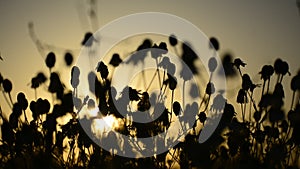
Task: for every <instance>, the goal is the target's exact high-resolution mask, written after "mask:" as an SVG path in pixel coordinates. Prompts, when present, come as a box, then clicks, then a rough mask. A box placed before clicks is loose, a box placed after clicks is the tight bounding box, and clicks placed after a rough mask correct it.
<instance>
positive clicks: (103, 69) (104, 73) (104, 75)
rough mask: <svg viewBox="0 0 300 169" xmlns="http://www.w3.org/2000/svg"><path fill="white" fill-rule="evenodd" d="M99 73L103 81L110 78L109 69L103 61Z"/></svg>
mask: <svg viewBox="0 0 300 169" xmlns="http://www.w3.org/2000/svg"><path fill="white" fill-rule="evenodd" d="M97 72H100V75H101V78H102V79H106V78H107V76H108V73H109V72H108V68H107V66H106V65H105V64H104V63H103V62H102V61H101V62H99V63H98V66H97Z"/></svg>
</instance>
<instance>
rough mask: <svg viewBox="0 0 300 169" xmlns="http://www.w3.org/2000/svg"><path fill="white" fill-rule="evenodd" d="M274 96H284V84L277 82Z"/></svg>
mask: <svg viewBox="0 0 300 169" xmlns="http://www.w3.org/2000/svg"><path fill="white" fill-rule="evenodd" d="M273 96H274V97H278V98H284V90H283V86H282V84H281V83H277V84H276V85H275V89H274V92H273Z"/></svg>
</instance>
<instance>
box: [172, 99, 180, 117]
mask: <svg viewBox="0 0 300 169" xmlns="http://www.w3.org/2000/svg"><path fill="white" fill-rule="evenodd" d="M173 111H174V114H175V115H176V116H178V115H179V114H180V112H181V106H180V103H179V102H178V101H175V102H174V103H173Z"/></svg>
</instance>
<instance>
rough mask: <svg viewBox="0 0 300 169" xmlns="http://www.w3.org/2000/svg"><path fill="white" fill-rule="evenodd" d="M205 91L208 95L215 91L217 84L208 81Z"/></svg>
mask: <svg viewBox="0 0 300 169" xmlns="http://www.w3.org/2000/svg"><path fill="white" fill-rule="evenodd" d="M205 93H206V94H208V95H211V94H214V93H215V85H214V84H213V83H212V82H209V83H207V85H206V90H205Z"/></svg>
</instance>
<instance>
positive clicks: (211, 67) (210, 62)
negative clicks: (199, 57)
mask: <svg viewBox="0 0 300 169" xmlns="http://www.w3.org/2000/svg"><path fill="white" fill-rule="evenodd" d="M217 66H218V63H217V59H216V58H215V57H211V58H210V59H209V60H208V68H209V71H210V72H214V71H215V70H216V68H217Z"/></svg>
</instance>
